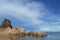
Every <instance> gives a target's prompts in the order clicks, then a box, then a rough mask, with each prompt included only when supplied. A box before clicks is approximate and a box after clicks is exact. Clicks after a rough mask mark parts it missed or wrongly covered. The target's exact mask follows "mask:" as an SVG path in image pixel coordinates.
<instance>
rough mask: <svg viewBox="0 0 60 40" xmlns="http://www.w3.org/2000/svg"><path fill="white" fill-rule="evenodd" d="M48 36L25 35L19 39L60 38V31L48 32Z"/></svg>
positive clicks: (40, 39) (48, 39) (46, 39)
mask: <svg viewBox="0 0 60 40" xmlns="http://www.w3.org/2000/svg"><path fill="white" fill-rule="evenodd" d="M46 33H47V34H48V36H47V37H46V38H40V37H32V36H25V37H20V38H18V40H60V32H46Z"/></svg>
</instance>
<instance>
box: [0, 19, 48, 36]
mask: <svg viewBox="0 0 60 40" xmlns="http://www.w3.org/2000/svg"><path fill="white" fill-rule="evenodd" d="M0 32H4V33H6V34H10V35H16V36H30V35H32V36H36V37H46V36H47V34H45V33H42V32H30V31H29V30H27V31H24V29H23V28H17V27H12V25H11V21H10V20H9V19H4V20H3V21H2V25H1V26H0Z"/></svg>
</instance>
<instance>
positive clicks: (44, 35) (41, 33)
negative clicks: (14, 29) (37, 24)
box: [32, 32, 47, 37]
mask: <svg viewBox="0 0 60 40" xmlns="http://www.w3.org/2000/svg"><path fill="white" fill-rule="evenodd" d="M32 36H36V37H46V36H47V34H46V33H43V32H32Z"/></svg>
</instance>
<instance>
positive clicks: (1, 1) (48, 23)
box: [0, 0, 60, 32]
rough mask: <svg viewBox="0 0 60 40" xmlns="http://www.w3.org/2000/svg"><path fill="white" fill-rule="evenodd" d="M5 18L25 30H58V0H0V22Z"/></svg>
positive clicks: (59, 1)
mask: <svg viewBox="0 0 60 40" xmlns="http://www.w3.org/2000/svg"><path fill="white" fill-rule="evenodd" d="M5 18H7V19H10V20H11V21H12V25H13V26H17V27H23V28H24V29H25V30H30V31H53V32H55V31H57V32H60V0H0V24H1V21H2V20H4V19H5Z"/></svg>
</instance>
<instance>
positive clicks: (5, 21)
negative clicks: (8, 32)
mask: <svg viewBox="0 0 60 40" xmlns="http://www.w3.org/2000/svg"><path fill="white" fill-rule="evenodd" d="M1 27H2V28H7V27H10V28H12V25H11V21H10V20H9V19H4V20H3V21H2V25H1Z"/></svg>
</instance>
